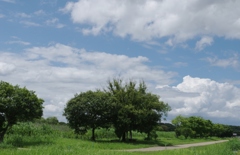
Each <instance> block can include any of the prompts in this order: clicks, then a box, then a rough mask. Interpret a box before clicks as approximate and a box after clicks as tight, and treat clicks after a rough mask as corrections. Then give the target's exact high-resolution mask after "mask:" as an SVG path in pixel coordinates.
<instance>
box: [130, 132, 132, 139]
mask: <svg viewBox="0 0 240 155" xmlns="http://www.w3.org/2000/svg"><path fill="white" fill-rule="evenodd" d="M130 139H131V140H132V130H130Z"/></svg>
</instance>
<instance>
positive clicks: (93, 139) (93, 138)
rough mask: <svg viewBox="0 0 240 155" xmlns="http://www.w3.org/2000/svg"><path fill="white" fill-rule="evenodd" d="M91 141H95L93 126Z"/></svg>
mask: <svg viewBox="0 0 240 155" xmlns="http://www.w3.org/2000/svg"><path fill="white" fill-rule="evenodd" d="M91 139H92V141H95V128H92V138H91Z"/></svg>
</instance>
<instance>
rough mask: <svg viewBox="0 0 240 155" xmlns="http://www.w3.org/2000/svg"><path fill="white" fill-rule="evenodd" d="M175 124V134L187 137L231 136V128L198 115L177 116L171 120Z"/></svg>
mask: <svg viewBox="0 0 240 155" xmlns="http://www.w3.org/2000/svg"><path fill="white" fill-rule="evenodd" d="M172 123H173V124H174V125H175V127H176V129H175V133H176V136H177V137H178V136H181V135H183V136H184V137H185V138H188V137H193V138H196V137H208V136H217V137H231V136H232V133H233V132H232V130H231V128H230V127H228V126H226V125H222V124H214V123H212V121H210V120H205V119H203V118H202V117H198V116H190V117H184V116H181V115H179V116H177V117H176V118H174V119H173V120H172Z"/></svg>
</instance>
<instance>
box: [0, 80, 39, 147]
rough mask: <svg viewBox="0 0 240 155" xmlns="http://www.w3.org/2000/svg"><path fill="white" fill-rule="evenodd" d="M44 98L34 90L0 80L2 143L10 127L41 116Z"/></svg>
mask: <svg viewBox="0 0 240 155" xmlns="http://www.w3.org/2000/svg"><path fill="white" fill-rule="evenodd" d="M42 104H43V100H42V99H39V98H38V97H37V96H36V95H35V92H34V91H29V90H27V89H26V88H25V87H24V88H20V87H19V86H18V85H16V86H13V85H11V84H9V83H7V82H3V81H0V143H1V142H3V138H4V135H5V133H6V132H7V130H8V128H9V127H11V126H13V125H14V124H16V123H17V122H18V121H28V120H33V119H35V118H40V117H41V116H42V113H43V110H42V109H43V106H42Z"/></svg>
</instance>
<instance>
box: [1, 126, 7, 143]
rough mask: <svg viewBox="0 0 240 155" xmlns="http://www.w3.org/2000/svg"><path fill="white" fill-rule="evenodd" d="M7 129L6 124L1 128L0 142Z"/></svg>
mask: <svg viewBox="0 0 240 155" xmlns="http://www.w3.org/2000/svg"><path fill="white" fill-rule="evenodd" d="M7 129H8V126H7V127H6V128H5V129H2V131H1V132H0V143H2V142H3V138H4V135H5V133H6V131H7Z"/></svg>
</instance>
